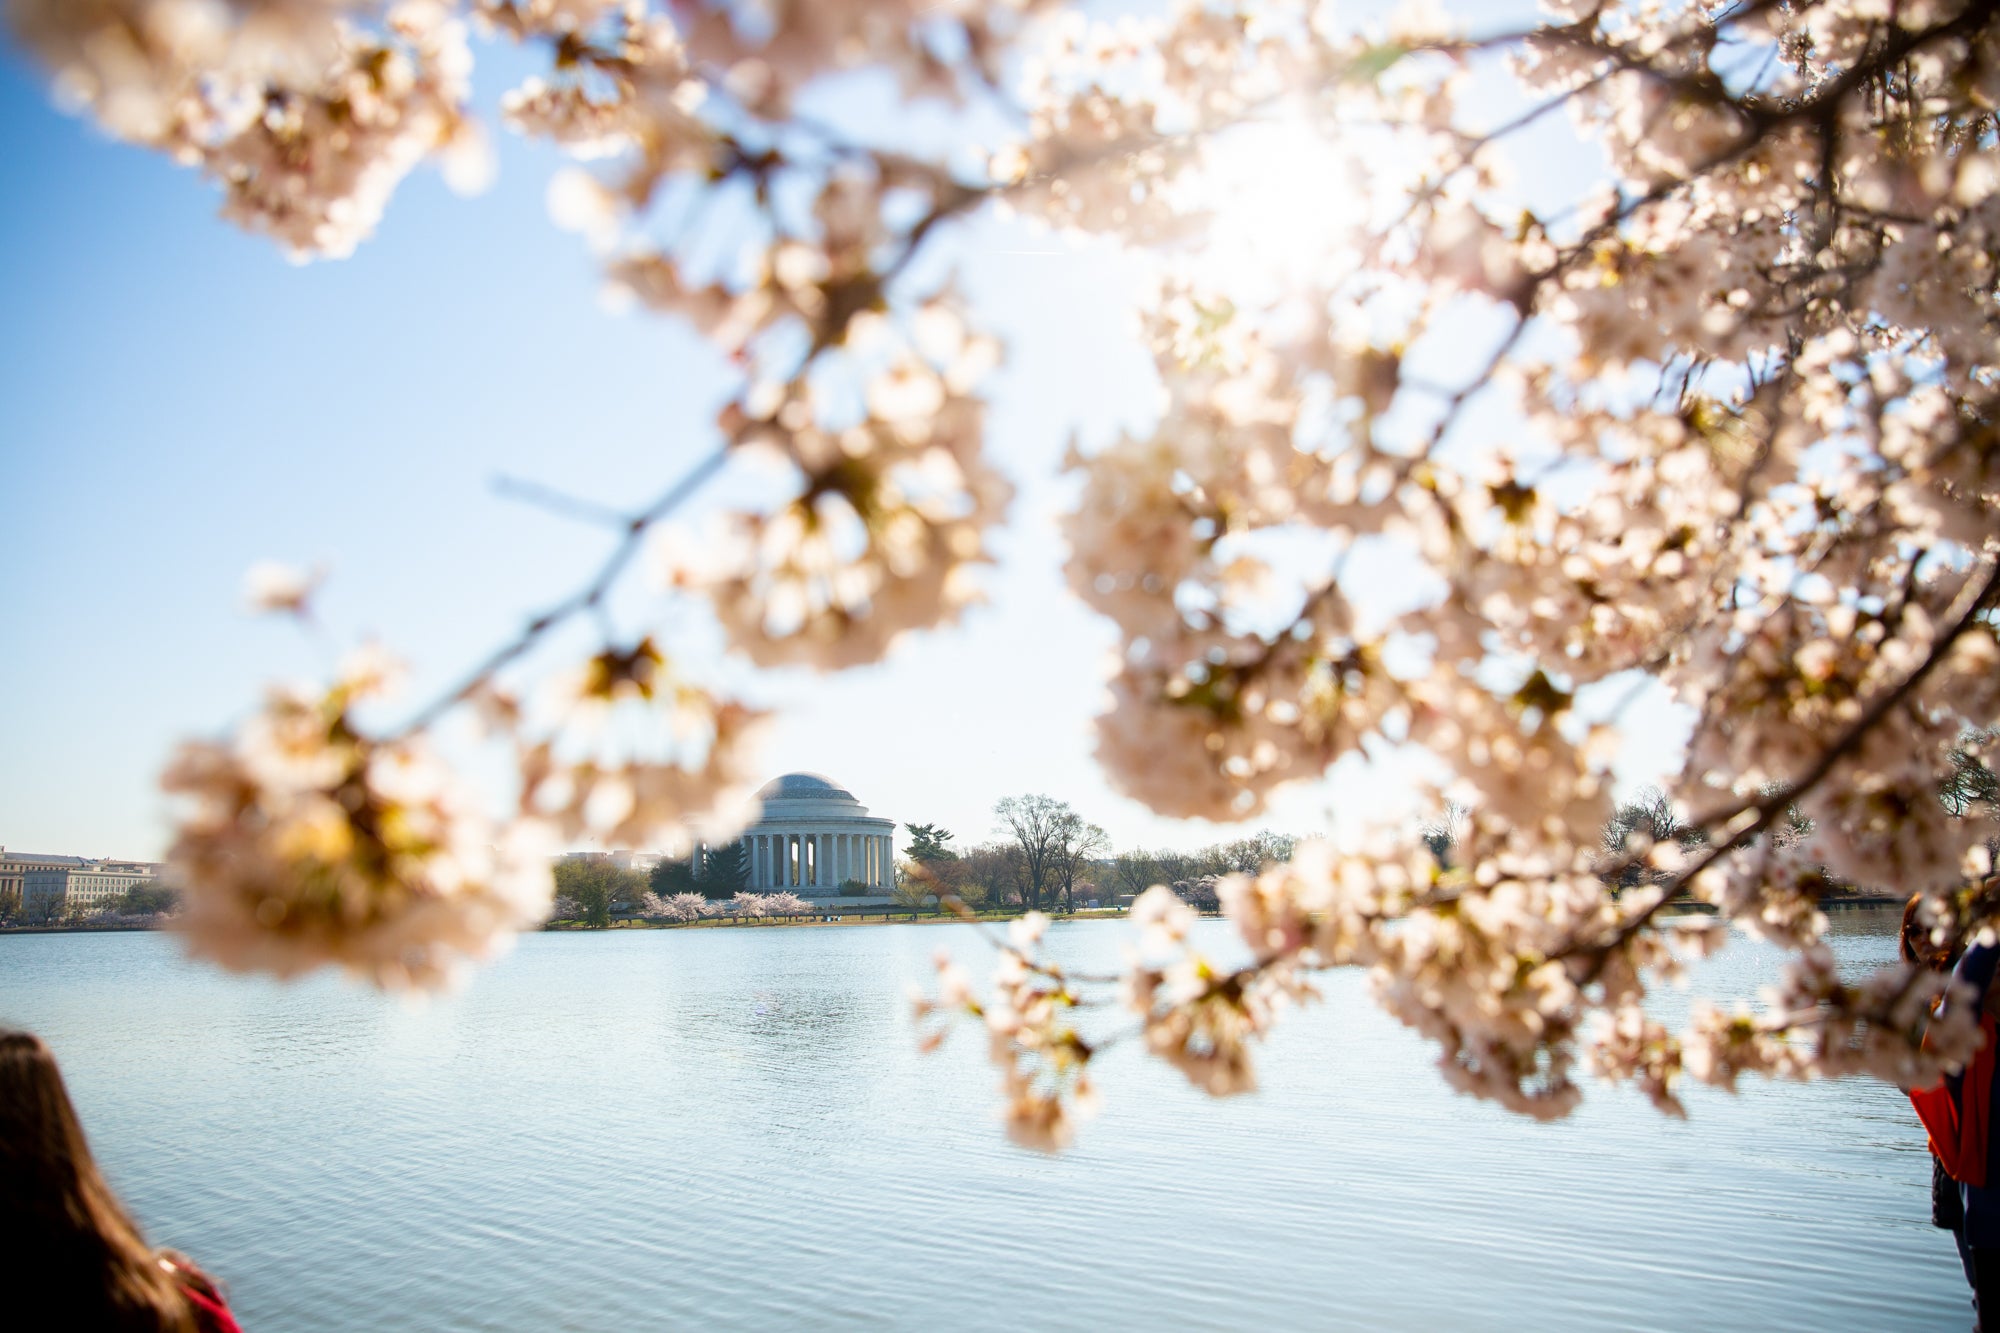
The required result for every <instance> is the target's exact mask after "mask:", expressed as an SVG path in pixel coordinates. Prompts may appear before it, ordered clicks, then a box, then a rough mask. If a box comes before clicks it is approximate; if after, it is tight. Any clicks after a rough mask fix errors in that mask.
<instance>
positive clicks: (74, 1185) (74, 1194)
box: [0, 1029, 205, 1333]
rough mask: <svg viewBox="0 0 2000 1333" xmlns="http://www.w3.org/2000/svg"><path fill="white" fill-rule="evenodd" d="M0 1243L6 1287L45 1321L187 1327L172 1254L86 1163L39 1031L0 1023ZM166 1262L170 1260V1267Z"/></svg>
mask: <svg viewBox="0 0 2000 1333" xmlns="http://www.w3.org/2000/svg"><path fill="white" fill-rule="evenodd" d="M0 1199H4V1200H6V1204H5V1207H4V1208H0V1216H4V1218H5V1219H6V1220H5V1221H4V1222H0V1246H4V1247H5V1251H6V1255H7V1262H8V1265H9V1267H10V1268H12V1269H13V1271H14V1272H16V1273H19V1274H20V1275H21V1281H22V1282H23V1283H24V1286H23V1288H22V1289H19V1290H16V1291H15V1292H13V1293H12V1295H11V1298H10V1299H12V1300H14V1301H17V1302H26V1303H29V1304H33V1305H35V1306H36V1307H38V1308H40V1309H42V1310H44V1311H46V1312H47V1314H48V1316H49V1318H48V1321H47V1324H46V1326H47V1327H49V1328H75V1329H105V1330H116V1331H117V1333H126V1331H127V1330H131V1331H132V1333H141V1331H143V1333H156V1331H157V1333H195V1330H196V1328H197V1325H196V1323H195V1317H194V1313H193V1310H192V1309H191V1307H190V1306H189V1303H188V1298H187V1297H186V1296H185V1295H184V1294H183V1293H182V1290H181V1285H180V1284H181V1283H182V1282H184V1281H191V1280H196V1281H204V1282H205V1280H203V1279H201V1277H200V1274H199V1271H198V1270H193V1269H192V1266H191V1265H186V1266H185V1271H182V1272H179V1273H177V1272H176V1271H175V1269H176V1268H183V1267H184V1265H185V1261H183V1260H181V1259H180V1256H178V1255H171V1254H167V1255H163V1254H160V1253H158V1252H156V1251H154V1250H153V1249H152V1248H151V1247H150V1246H148V1245H147V1244H146V1241H145V1238H144V1237H143V1236H141V1235H140V1233H139V1228H138V1226H137V1225H136V1224H134V1222H133V1221H132V1219H131V1217H130V1216H128V1215H127V1214H126V1212H125V1209H124V1208H123V1207H121V1206H120V1205H119V1203H118V1199H117V1196H116V1195H114V1194H112V1192H111V1187H110V1186H109V1185H107V1184H105V1183H104V1177H103V1176H101V1175H100V1174H98V1170H97V1164H96V1163H95V1162H94V1161H92V1160H91V1156H90V1145H89V1144H88V1143H87V1142H86V1141H85V1140H84V1137H83V1126H82V1125H81V1124H80V1123H78V1121H77V1118H76V1109H75V1108H74V1107H73V1106H71V1105H70V1100H69V1093H68V1091H67V1090H65V1089H64V1087H63V1081H62V1072H61V1071H60V1070H59V1069H57V1068H56V1058H55V1056H54V1055H53V1054H52V1053H51V1052H50V1051H49V1048H48V1047H47V1046H46V1045H44V1044H43V1043H42V1040H41V1039H40V1038H39V1037H36V1036H35V1035H34V1034H33V1033H29V1032H10V1031H7V1030H5V1029H0ZM169 1265H172V1267H170V1266H169Z"/></svg>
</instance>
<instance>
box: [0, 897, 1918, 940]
mask: <svg viewBox="0 0 2000 1333" xmlns="http://www.w3.org/2000/svg"><path fill="white" fill-rule="evenodd" d="M1903 901H1904V900H1903V899H1902V898H1899V897H1894V896H1891V895H1889V894H1854V895H1852V896H1842V897H1838V898H1824V899H1821V900H1820V903H1819V908H1820V910H1821V911H1823V912H1824V911H1832V912H1846V911H1854V910H1857V909H1859V908H1864V907H1901V906H1902V905H1903ZM1675 908H1676V909H1677V910H1684V911H1689V912H1696V913H1700V914H1703V915H1709V916H1712V915H1714V914H1715V912H1716V908H1715V907H1714V906H1713V905H1712V904H1709V903H1698V902H1686V903H1677V904H1675ZM1023 915H1025V913H1023V912H979V913H977V914H975V915H973V916H970V917H963V916H955V915H953V914H952V913H949V912H921V913H919V912H911V911H903V910H897V909H894V908H888V909H883V910H882V911H880V912H873V911H859V912H836V913H828V914H825V915H820V914H813V915H810V916H795V917H709V918H706V919H704V920H700V921H649V920H645V919H643V918H640V917H621V918H618V919H616V920H613V921H611V922H610V923H609V924H607V925H603V926H586V925H583V924H582V923H580V922H576V921H567V920H565V921H546V922H543V923H542V924H541V925H539V926H530V927H526V928H524V929H523V930H522V932H521V933H522V934H524V935H529V934H567V933H572V932H577V933H581V932H592V931H600V930H730V929H755V928H760V927H768V926H949V925H977V924H984V923H993V922H1002V921H1015V920H1018V919H1019V918H1020V917H1022V916H1023ZM1047 915H1048V916H1049V919H1050V920H1052V921H1116V920H1121V919H1123V918H1124V917H1125V916H1126V915H1127V911H1126V909H1124V908H1122V907H1099V908H1085V909H1083V910H1082V911H1077V912H1050V913H1048V914H1047ZM1201 915H1202V916H1203V917H1204V918H1208V919H1212V920H1221V919H1222V917H1221V914H1220V913H1216V912H1204V913H1202V914H1201ZM829 918H830V919H829ZM170 929H172V927H171V926H170V925H169V924H167V923H164V922H158V923H145V924H140V923H133V924H130V925H123V924H121V925H115V926H114V925H79V926H0V935H131V934H145V933H148V932H151V931H162V930H170Z"/></svg>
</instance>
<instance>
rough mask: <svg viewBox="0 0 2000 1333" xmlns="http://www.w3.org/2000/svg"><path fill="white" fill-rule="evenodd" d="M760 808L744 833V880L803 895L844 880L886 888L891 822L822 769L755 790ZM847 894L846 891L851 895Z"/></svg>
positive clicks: (892, 857)
mask: <svg viewBox="0 0 2000 1333" xmlns="http://www.w3.org/2000/svg"><path fill="white" fill-rule="evenodd" d="M757 799H758V800H759V801H760V802H762V804H763V810H762V811H761V812H760V813H759V815H758V817H757V822H756V823H754V824H752V825H751V826H750V827H749V828H747V829H745V830H744V831H743V864H744V885H745V887H746V888H749V889H751V890H754V891H757V892H764V891H767V890H770V889H790V890H793V891H795V892H797V893H799V894H800V895H801V896H803V897H807V898H826V897H839V896H842V894H841V889H842V886H843V885H854V884H858V885H860V886H861V888H862V890H863V891H864V892H872V893H875V894H877V895H880V894H887V893H888V892H889V891H890V890H891V889H893V888H894V887H895V884H896V821H894V820H893V819H883V818H881V817H880V816H879V815H871V814H869V813H868V807H867V806H865V805H863V804H861V802H860V801H857V800H856V799H854V793H853V792H851V791H849V790H848V789H847V788H845V787H843V786H841V785H840V784H839V783H838V782H835V781H834V780H833V779H832V778H830V777H827V776H826V775H825V774H823V773H786V774H784V775H783V776H782V777H775V778H772V779H771V780H770V781H769V782H767V783H765V784H764V785H763V786H762V787H759V788H758V789H757ZM849 896H852V895H849Z"/></svg>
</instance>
